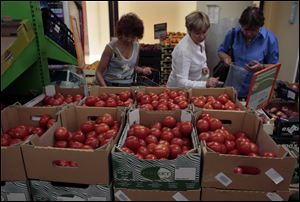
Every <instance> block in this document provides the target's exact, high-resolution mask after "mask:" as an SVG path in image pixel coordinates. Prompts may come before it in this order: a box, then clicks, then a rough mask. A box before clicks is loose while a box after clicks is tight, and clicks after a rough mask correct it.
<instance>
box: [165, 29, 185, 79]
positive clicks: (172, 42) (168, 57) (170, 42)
mask: <svg viewBox="0 0 300 202" xmlns="http://www.w3.org/2000/svg"><path fill="white" fill-rule="evenodd" d="M184 36H185V33H181V32H168V33H167V37H166V38H165V39H164V40H162V41H161V66H160V85H165V84H166V83H167V81H168V78H169V75H170V73H171V70H172V51H173V49H174V48H175V46H176V45H177V44H178V43H179V41H180V40H181V39H182V38H183V37H184Z"/></svg>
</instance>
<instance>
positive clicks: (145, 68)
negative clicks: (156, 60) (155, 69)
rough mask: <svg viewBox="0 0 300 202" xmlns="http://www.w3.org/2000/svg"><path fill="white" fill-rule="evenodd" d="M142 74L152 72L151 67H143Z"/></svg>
mask: <svg viewBox="0 0 300 202" xmlns="http://www.w3.org/2000/svg"><path fill="white" fill-rule="evenodd" d="M142 74H144V75H150V74H152V71H151V68H150V67H144V68H143V70H142Z"/></svg>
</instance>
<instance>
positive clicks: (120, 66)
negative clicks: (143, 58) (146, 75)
mask: <svg viewBox="0 0 300 202" xmlns="http://www.w3.org/2000/svg"><path fill="white" fill-rule="evenodd" d="M116 42H117V39H116V38H115V39H113V40H112V41H111V42H110V43H108V44H107V45H108V47H110V49H111V50H112V52H113V54H112V58H111V60H110V62H109V64H108V67H107V70H106V71H105V72H104V75H103V77H104V80H105V81H108V82H111V83H122V84H130V83H132V82H133V75H134V68H135V66H136V64H137V58H138V54H139V44H138V43H137V42H134V43H133V51H132V55H131V57H130V58H129V59H126V58H125V57H124V56H123V55H122V53H121V52H120V51H119V49H118V48H117V46H116V45H117V44H116Z"/></svg>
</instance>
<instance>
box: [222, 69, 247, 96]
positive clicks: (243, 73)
mask: <svg viewBox="0 0 300 202" xmlns="http://www.w3.org/2000/svg"><path fill="white" fill-rule="evenodd" d="M248 74H249V71H248V70H246V69H245V68H244V67H241V66H238V65H235V64H231V65H230V68H229V72H228V75H227V78H226V81H225V83H224V86H225V87H227V86H230V87H233V88H234V89H235V90H236V91H237V92H239V91H240V89H241V87H242V85H243V82H244V80H245V79H246V77H247V75H248Z"/></svg>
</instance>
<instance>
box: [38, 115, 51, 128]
mask: <svg viewBox="0 0 300 202" xmlns="http://www.w3.org/2000/svg"><path fill="white" fill-rule="evenodd" d="M49 119H51V117H50V116H49V115H47V114H45V115H42V116H41V118H40V120H39V126H40V127H41V128H46V127H47V123H48V121H49Z"/></svg>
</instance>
